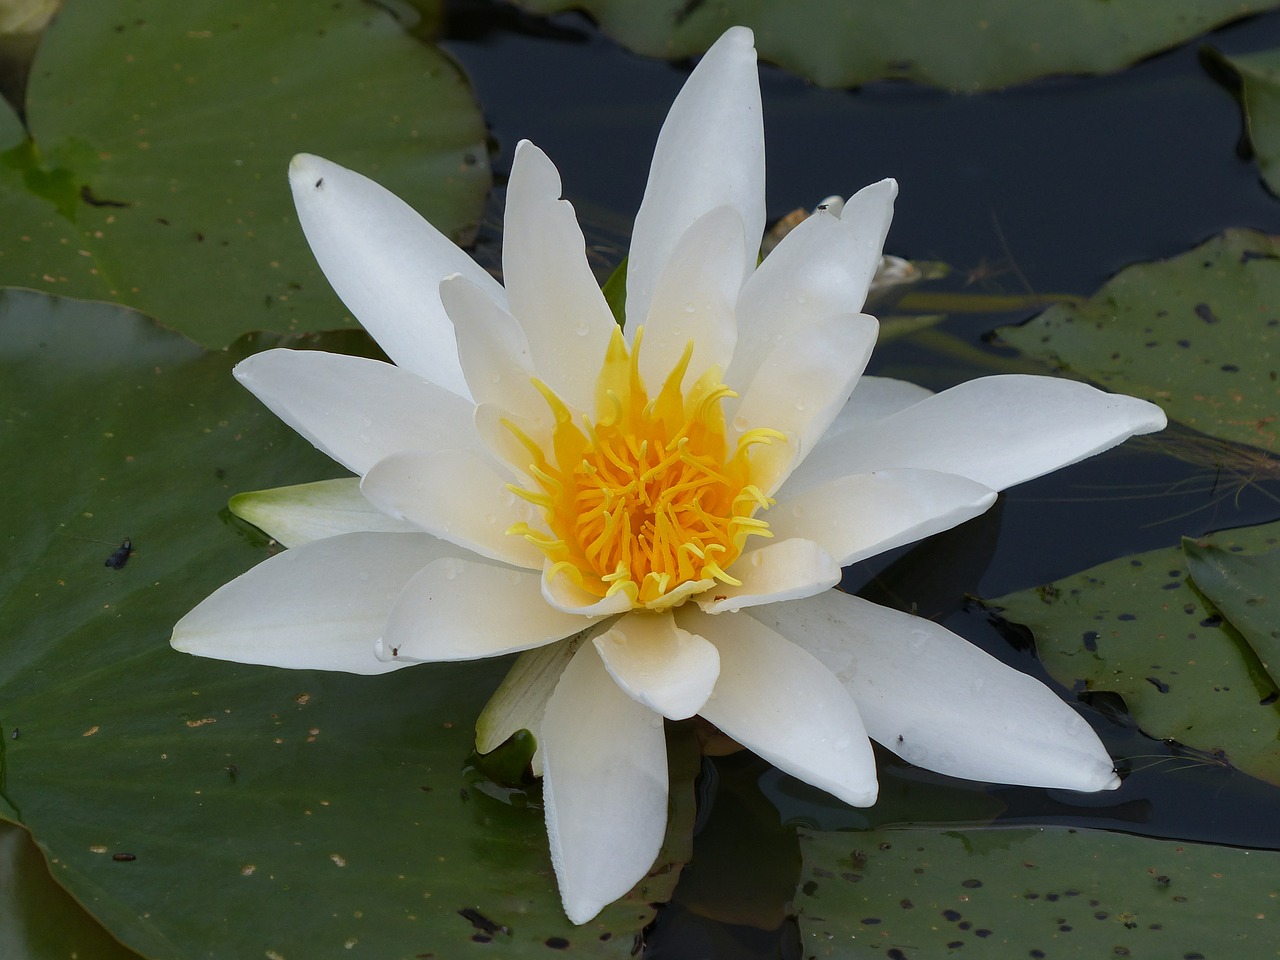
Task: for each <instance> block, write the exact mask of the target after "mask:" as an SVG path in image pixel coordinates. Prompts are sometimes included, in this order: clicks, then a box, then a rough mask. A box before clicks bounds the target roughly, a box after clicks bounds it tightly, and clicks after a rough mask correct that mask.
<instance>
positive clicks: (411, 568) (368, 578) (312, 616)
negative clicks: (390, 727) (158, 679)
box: [170, 533, 458, 673]
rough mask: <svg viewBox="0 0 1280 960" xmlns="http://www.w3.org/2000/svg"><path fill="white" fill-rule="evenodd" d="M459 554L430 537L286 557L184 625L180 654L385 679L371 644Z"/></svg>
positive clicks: (179, 629) (328, 542)
mask: <svg viewBox="0 0 1280 960" xmlns="http://www.w3.org/2000/svg"><path fill="white" fill-rule="evenodd" d="M457 552H458V549H457V547H455V546H454V545H453V544H451V543H445V542H444V541H441V540H437V539H436V538H435V537H431V536H428V535H427V534H425V533H409V534H404V533H348V534H343V535H342V536H337V537H328V538H326V539H324V540H316V541H315V542H314V543H308V544H304V545H303V546H300V547H297V548H296V549H293V550H286V551H285V552H284V553H280V554H277V555H276V556H274V557H271V558H270V559H268V560H264V561H263V562H262V563H260V564H258V565H257V566H256V567H254V568H252V569H251V570H249V571H248V572H246V573H243V574H241V575H240V576H238V577H236V579H234V580H232V581H231V582H230V583H228V584H225V585H224V586H222V587H219V588H218V589H217V590H216V591H214V592H213V594H212V595H210V596H209V597H208V598H207V599H206V600H205V601H204V602H203V603H201V604H200V605H199V606H198V607H196V608H195V609H194V610H192V611H191V612H190V613H188V614H187V615H186V616H185V617H183V618H182V619H181V620H179V621H178V623H177V625H176V626H175V627H174V628H173V639H172V640H171V641H170V642H171V643H172V644H173V647H174V649H175V650H181V651H182V652H183V653H191V654H195V655H196V656H200V657H216V658H217V659H219V660H234V661H236V662H237V663H261V664H266V665H268V666H272V667H289V668H291V669H295V670H343V671H345V672H347V673H386V672H387V671H388V670H395V669H396V668H398V667H402V666H405V664H403V663H383V662H381V661H380V660H378V658H377V657H376V656H375V655H374V642H375V641H376V640H377V638H378V636H379V634H381V633H382V625H383V623H384V622H385V621H386V619H387V614H388V613H389V612H390V611H391V606H392V604H393V603H394V602H395V599H396V597H397V596H398V595H399V594H400V591H401V590H402V589H403V588H404V585H405V584H406V583H408V582H409V580H410V579H411V578H412V577H413V575H414V574H416V573H417V572H418V571H419V570H421V569H422V568H423V567H425V566H426V565H427V564H429V563H431V561H433V560H437V559H439V558H441V557H446V556H450V555H456V554H457Z"/></svg>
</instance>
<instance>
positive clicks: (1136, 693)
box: [990, 523, 1280, 784]
mask: <svg viewBox="0 0 1280 960" xmlns="http://www.w3.org/2000/svg"><path fill="white" fill-rule="evenodd" d="M1203 544H1212V545H1213V546H1214V547H1216V548H1220V549H1223V550H1228V551H1237V550H1239V551H1246V552H1251V553H1260V552H1262V551H1266V550H1271V549H1273V548H1275V547H1276V546H1278V545H1280V523H1272V524H1267V525H1264V526H1258V527H1246V528H1242V529H1238V530H1231V531H1226V532H1223V533H1218V534H1213V535H1212V536H1210V537H1206V538H1205V539H1204V540H1203V541H1202V546H1201V548H1200V549H1203ZM1272 586H1274V583H1273V584H1272ZM990 605H991V606H992V607H994V608H996V609H997V610H998V611H999V612H1000V614H1001V616H1002V617H1003V618H1004V619H1005V620H1007V621H1010V622H1012V623H1016V624H1021V625H1023V626H1024V627H1026V628H1027V629H1028V630H1030V631H1031V634H1032V635H1033V636H1034V638H1035V645H1036V651H1037V653H1038V654H1039V655H1040V659H1041V660H1042V661H1043V662H1044V665H1045V667H1046V668H1047V669H1048V671H1049V672H1050V673H1051V674H1052V675H1053V676H1054V678H1055V679H1056V680H1058V681H1059V682H1061V683H1062V684H1064V685H1066V686H1068V687H1071V686H1075V685H1077V684H1082V685H1083V687H1084V689H1085V690H1086V691H1090V692H1093V691H1109V692H1111V693H1116V694H1119V695H1120V696H1121V697H1123V698H1124V702H1125V704H1126V706H1127V707H1128V709H1129V712H1130V713H1131V714H1132V715H1133V718H1134V720H1135V721H1136V722H1137V724H1138V726H1139V727H1141V728H1142V730H1144V731H1145V732H1146V733H1147V734H1149V735H1150V736H1152V737H1157V738H1159V739H1162V740H1173V741H1177V742H1178V743H1182V744H1185V745H1187V746H1189V747H1192V748H1194V749H1196V750H1199V751H1201V752H1202V753H1203V754H1205V755H1206V756H1207V757H1209V758H1210V759H1212V760H1213V761H1214V762H1218V763H1227V764H1231V765H1232V766H1235V767H1237V768H1238V769H1240V770H1243V771H1244V772H1245V773H1248V774H1250V775H1251V776H1254V777H1257V778H1259V779H1260V780H1265V781H1267V782H1269V783H1275V784H1280V698H1278V696H1277V687H1276V684H1275V682H1274V681H1273V680H1272V678H1271V677H1270V676H1269V675H1268V673H1267V671H1266V668H1265V667H1264V666H1263V664H1262V662H1261V661H1260V660H1259V659H1258V655H1257V654H1256V653H1255V652H1254V650H1253V648H1252V647H1251V646H1250V645H1249V644H1248V643H1247V642H1246V641H1245V639H1244V638H1243V637H1242V636H1241V635H1240V632H1239V631H1237V630H1236V628H1235V627H1234V626H1233V625H1232V624H1231V622H1230V621H1228V620H1225V619H1224V618H1223V616H1222V615H1221V614H1220V613H1219V612H1218V611H1217V610H1216V609H1215V608H1214V607H1213V606H1212V605H1211V604H1209V603H1208V602H1206V601H1205V600H1204V599H1203V598H1202V597H1201V595H1200V593H1199V592H1198V591H1197V590H1196V589H1195V588H1194V587H1193V586H1192V584H1191V582H1190V580H1189V579H1188V562H1187V558H1186V556H1184V554H1183V551H1182V548H1181V547H1169V548H1166V549H1161V550H1153V551H1150V552H1148V553H1142V554H1138V555H1136V556H1132V557H1123V558H1121V559H1118V560H1112V561H1110V562H1108V563H1104V564H1102V565H1100V566H1097V567H1094V568H1092V569H1090V570H1086V571H1084V572H1083V573H1078V574H1076V575H1074V576H1072V577H1068V578H1066V579H1064V580H1060V581H1058V582H1057V583H1053V584H1049V585H1047V586H1042V587H1037V588H1035V589H1034V590H1023V591H1019V592H1018V593H1013V594H1009V595H1007V596H1004V597H998V598H996V599H994V600H991V601H990Z"/></svg>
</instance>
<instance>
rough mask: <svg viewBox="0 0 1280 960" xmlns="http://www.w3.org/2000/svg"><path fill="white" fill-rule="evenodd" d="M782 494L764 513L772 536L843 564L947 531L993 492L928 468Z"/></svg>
mask: <svg viewBox="0 0 1280 960" xmlns="http://www.w3.org/2000/svg"><path fill="white" fill-rule="evenodd" d="M785 494H786V488H785V487H784V488H783V490H782V491H781V492H780V493H779V496H778V503H777V505H776V506H774V507H773V508H772V509H771V510H770V511H769V527H770V529H771V530H773V532H774V535H775V536H778V537H806V538H808V539H810V540H814V541H816V542H817V543H820V544H822V546H823V547H825V548H826V549H827V551H828V552H830V554H831V555H832V556H833V557H834V558H835V560H836V563H838V564H839V565H840V566H842V567H845V566H848V565H849V564H851V563H856V562H857V561H859V560H865V559H866V558H867V557H873V556H875V555H876V554H878V553H884V551H886V550H892V549H893V548H894V547H901V546H903V545H904V544H908V543H915V542H916V541H917V540H921V539H923V538H925V537H928V536H932V535H933V534H935V533H941V532H942V531H943V530H950V529H951V528H952V527H954V526H957V525H958V524H961V523H964V522H965V521H966V520H972V519H973V518H974V517H976V516H978V515H979V514H982V513H985V512H986V511H987V510H988V509H990V507H991V505H992V504H993V503H995V502H996V492H995V491H994V490H992V489H990V488H988V487H984V486H983V485H982V484H980V483H974V482H973V481H972V480H969V479H966V478H965V477H957V476H955V475H953V474H950V473H937V472H935V471H933V470H881V471H878V472H876V473H860V474H856V475H855V476H852V477H840V478H839V479H836V480H832V481H830V482H828V483H824V484H822V485H821V486H817V487H813V488H812V489H809V490H806V491H805V492H804V493H801V494H797V495H796V496H794V497H788V496H786V495H785ZM734 569H735V570H736V569H737V568H736V567H735V568H734Z"/></svg>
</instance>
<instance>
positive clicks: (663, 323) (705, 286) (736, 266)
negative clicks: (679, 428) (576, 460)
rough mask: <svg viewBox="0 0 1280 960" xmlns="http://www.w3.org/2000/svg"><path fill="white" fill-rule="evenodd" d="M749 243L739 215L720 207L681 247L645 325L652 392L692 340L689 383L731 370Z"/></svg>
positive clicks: (646, 373) (645, 368) (644, 361)
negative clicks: (711, 371) (736, 307)
mask: <svg viewBox="0 0 1280 960" xmlns="http://www.w3.org/2000/svg"><path fill="white" fill-rule="evenodd" d="M745 243H746V241H745V239H744V238H743V233H742V218H741V217H740V216H739V215H738V212H737V211H736V210H735V209H733V208H732V207H716V209H714V210H712V211H710V212H709V213H706V214H704V215H703V216H702V217H700V218H699V219H698V220H696V221H695V222H694V224H693V226H691V227H690V228H689V229H688V230H687V231H686V232H685V234H684V236H683V237H681V238H680V242H679V243H677V244H676V249H675V254H674V256H672V258H671V260H670V262H669V263H668V264H667V268H666V269H665V270H664V271H663V272H662V276H661V277H660V278H659V280H658V286H657V289H656V290H655V291H654V295H653V303H652V306H650V308H649V317H648V319H647V320H645V321H644V324H645V327H644V344H643V346H642V347H641V350H640V373H641V375H642V376H643V377H644V381H645V383H646V384H651V385H652V386H651V390H652V392H654V393H656V392H657V389H658V387H660V386H661V385H662V383H663V382H664V381H665V380H666V379H667V375H668V374H670V373H671V370H672V369H673V368H674V367H675V365H676V363H677V361H679V359H680V357H681V355H682V354H683V353H684V351H685V347H686V345H687V344H688V343H689V341H690V340H692V341H693V358H692V359H691V360H690V362H689V367H688V371H687V373H686V375H685V382H686V383H692V382H693V381H695V380H697V379H698V377H700V376H702V373H703V371H705V370H706V369H707V368H708V367H710V366H713V365H714V366H717V367H719V368H720V371H721V372H722V373H723V372H724V370H725V368H726V367H727V366H728V365H729V360H730V358H731V357H732V356H733V344H734V341H735V340H736V339H737V322H736V320H735V319H734V314H733V309H734V303H736V302H737V299H738V289H739V288H740V287H741V286H742V278H743V273H742V269H743V251H744V249H745Z"/></svg>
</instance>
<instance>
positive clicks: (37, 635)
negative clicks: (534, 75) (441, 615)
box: [0, 290, 690, 958]
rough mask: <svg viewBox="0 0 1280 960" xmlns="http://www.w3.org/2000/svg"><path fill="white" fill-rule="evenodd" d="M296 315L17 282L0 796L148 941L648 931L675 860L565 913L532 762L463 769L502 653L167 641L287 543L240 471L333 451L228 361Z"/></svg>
mask: <svg viewBox="0 0 1280 960" xmlns="http://www.w3.org/2000/svg"><path fill="white" fill-rule="evenodd" d="M348 336H349V335H346V334H344V335H341V336H338V337H336V338H331V337H327V336H321V337H312V338H308V339H307V340H306V341H305V345H307V346H320V347H327V346H331V345H332V343H331V341H334V340H337V341H338V342H342V341H344V340H345V339H347V337H348ZM279 342H280V338H278V337H274V336H257V337H254V338H251V339H248V340H246V341H242V342H240V343H237V344H236V345H234V346H233V348H232V349H231V350H230V351H217V352H206V351H205V350H203V349H202V348H200V347H199V346H197V345H196V344H194V343H192V342H190V341H189V340H186V339H185V338H183V337H181V336H179V335H177V334H175V333H172V332H170V331H166V330H164V329H163V328H161V327H159V326H158V325H157V324H156V323H154V322H153V321H151V320H150V319H148V318H146V317H144V316H142V315H140V314H137V313H135V312H133V311H131V310H128V309H126V308H122V307H119V306H115V305H110V304H103V303H86V302H81V301H73V300H68V299H61V298H53V297H48V296H45V295H43V294H39V293H35V292H31V291H15V290H10V291H6V292H3V293H0V483H2V484H3V487H4V490H5V495H6V498H7V501H8V502H9V503H13V504H21V505H22V508H21V509H20V510H16V511H12V512H11V515H10V516H8V517H7V518H6V524H5V563H4V565H3V567H0V623H3V624H4V625H5V629H4V631H3V632H2V633H0V663H3V664H4V671H3V672H2V673H0V777H2V782H0V797H2V798H3V803H2V804H0V816H3V817H7V818H9V819H12V820H15V821H17V822H19V823H21V824H22V825H24V826H25V827H27V828H28V829H29V830H30V831H31V833H32V835H33V837H34V838H35V840H36V842H37V843H38V844H39V846H40V848H41V849H42V851H43V852H44V854H45V856H46V857H47V858H48V861H49V863H50V865H51V871H52V873H53V875H54V877H55V878H56V879H57V880H58V882H59V883H61V884H62V885H64V886H65V887H66V888H67V889H68V890H69V891H70V892H71V893H72V894H73V895H74V896H75V897H76V898H77V899H78V900H79V901H80V902H81V903H83V904H84V905H85V906H86V908H87V909H88V910H89V911H90V912H91V913H92V914H93V915H94V916H95V917H96V918H97V919H98V920H99V921H100V922H102V923H103V924H104V925H105V926H106V927H107V929H108V930H110V931H111V932H112V933H113V934H114V935H115V936H116V937H118V938H119V939H120V940H121V941H122V942H123V943H125V944H127V945H128V946H129V947H131V948H133V949H135V950H137V951H138V952H140V953H142V954H144V955H146V956H148V957H194V956H202V957H228V958H241V957H249V956H255V957H261V956H263V955H264V954H265V955H266V956H276V955H279V956H283V957H327V956H347V955H348V953H347V950H348V949H350V950H353V951H355V952H353V953H351V954H350V955H351V956H358V955H367V956H375V957H413V956H415V955H422V954H434V955H435V956H437V957H465V956H470V955H471V953H470V951H484V950H488V951H489V952H490V953H491V954H492V953H493V951H494V950H497V951H498V952H499V953H501V955H502V956H504V957H522V956H529V955H532V954H536V955H539V956H543V955H545V954H546V953H547V952H548V945H552V946H556V947H564V948H565V949H568V950H570V951H571V952H574V953H576V954H577V955H580V956H628V955H629V954H630V951H631V948H632V944H633V942H634V939H635V937H636V935H637V934H638V933H639V931H640V930H641V929H642V928H643V927H644V926H645V925H646V924H647V923H649V922H650V921H651V920H652V918H653V913H654V911H653V908H652V907H651V906H649V904H650V902H651V901H657V900H661V899H665V897H666V896H667V895H668V894H669V892H670V888H671V885H672V884H673V883H674V881H675V877H676V875H677V874H678V871H677V870H674V869H671V868H670V867H669V866H667V867H664V868H663V872H662V874H661V875H660V876H656V877H654V878H651V879H650V880H648V881H645V882H643V883H642V884H641V885H640V886H639V887H638V888H637V891H636V892H635V893H634V894H633V898H634V899H631V900H624V901H622V902H620V903H619V904H616V905H614V906H612V907H610V908H608V909H607V910H606V911H605V912H604V913H603V914H602V915H601V916H600V917H599V918H597V920H595V921H593V922H592V923H590V924H588V925H586V926H583V927H574V926H572V925H571V924H570V923H569V922H568V921H567V920H566V919H565V918H564V916H563V913H562V910H561V906H560V902H559V896H558V894H557V891H556V886H555V880H554V877H553V875H552V871H551V864H550V860H549V856H548V852H547V841H546V836H545V830H544V827H543V822H542V813H541V810H540V809H539V806H540V796H539V794H538V792H537V790H536V788H530V790H529V791H509V790H504V789H500V788H498V787H496V786H493V785H491V784H490V783H489V781H487V780H485V779H484V778H480V777H477V776H475V775H474V773H469V772H468V771H467V770H466V769H465V764H466V762H467V758H468V756H469V754H470V753H471V750H472V744H473V736H474V734H473V723H474V720H475V717H476V715H477V714H478V713H479V712H480V710H481V708H482V707H483V705H484V702H485V700H486V698H487V697H488V696H489V694H490V693H491V692H492V690H493V688H494V687H495V686H496V685H497V683H498V682H499V680H500V679H501V676H502V674H503V671H504V670H505V668H506V666H507V664H506V663H504V662H488V661H485V662H477V663H465V664H442V665H439V666H438V667H437V666H434V665H433V666H429V667H425V668H423V667H420V668H413V669H407V670H401V671H397V672H394V673H391V674H386V675H383V676H379V677H356V676H350V675H346V674H328V673H321V672H305V671H286V670H276V669H272V668H265V667H251V666H241V665H237V664H230V663H223V662H219V661H212V660H201V659H197V658H193V657H189V656H185V655H183V654H180V653H177V652H175V651H173V650H172V649H171V648H170V647H169V643H168V639H169V634H170V630H171V628H172V625H173V623H174V622H175V621H176V620H177V619H178V618H179V617H181V616H182V615H183V614H184V613H186V611H187V610H188V609H189V608H190V607H191V606H193V605H194V604H195V603H197V602H198V601H199V600H201V599H202V598H203V597H204V596H206V595H207V594H208V593H210V592H211V591H212V590H213V589H215V588H216V587H217V586H219V585H221V584H222V583H224V582H225V581H227V580H229V579H230V578H232V577H234V576H236V575H237V574H239V573H240V572H242V571H243V570H245V569H247V568H248V567H250V566H252V565H253V564H254V563H256V562H258V561H260V560H262V559H263V558H264V557H265V555H266V547H265V546H264V545H263V540H262V538H261V537H259V536H257V535H256V533H254V532H253V531H250V530H248V528H246V527H243V526H241V525H240V524H239V523H238V521H234V520H233V519H231V518H230V515H229V514H228V513H226V511H225V506H224V505H225V503H226V501H227V498H228V496H230V494H232V493H233V492H235V491H237V490H241V489H246V488H261V487H271V486H278V485H282V484H286V483H296V482H298V481H301V480H306V479H316V478H317V477H323V476H326V475H332V474H333V473H335V472H337V470H338V468H337V467H336V466H335V465H334V464H332V463H331V462H329V461H328V460H327V459H326V458H324V457H323V456H321V455H320V454H319V453H317V452H316V451H315V450H313V449H312V448H311V447H310V446H309V445H308V444H307V443H306V442H305V441H303V440H301V439H300V438H298V437H297V436H295V435H294V434H293V433H292V431H290V430H289V429H288V428H286V427H285V426H283V425H282V424H281V423H279V422H278V421H277V420H276V419H275V418H274V417H273V416H272V415H271V414H270V413H269V412H268V411H267V410H266V409H265V408H263V407H262V406H261V405H260V404H259V403H258V402H257V401H256V400H255V399H254V398H253V397H252V396H251V395H250V394H249V393H248V392H247V391H245V390H243V389H241V388H240V387H239V386H238V385H237V384H236V383H235V382H234V380H233V379H232V377H231V375H230V367H231V365H232V363H233V362H234V360H235V359H236V358H237V355H239V354H242V353H243V352H244V351H245V350H246V349H247V348H248V347H249V346H254V347H266V346H271V345H275V344H277V343H279ZM126 538H128V540H129V542H130V546H131V547H132V551H131V552H125V551H122V549H121V547H122V544H123V541H124V540H125V539H126ZM113 558H114V559H115V561H116V566H111V565H108V564H107V561H108V560H109V559H113ZM353 575H354V572H353ZM14 731H20V736H19V737H17V738H16V739H14V738H13V732H14ZM682 782H683V787H682V786H680V785H677V786H676V787H674V788H673V789H674V790H675V794H674V795H673V801H674V802H676V804H677V806H679V804H680V802H682V801H681V800H680V795H681V790H682V789H683V790H685V791H686V792H687V790H688V786H689V782H690V779H689V778H688V777H685V778H684V780H683V781H682ZM357 947H358V950H357V949H356V948H357Z"/></svg>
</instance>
